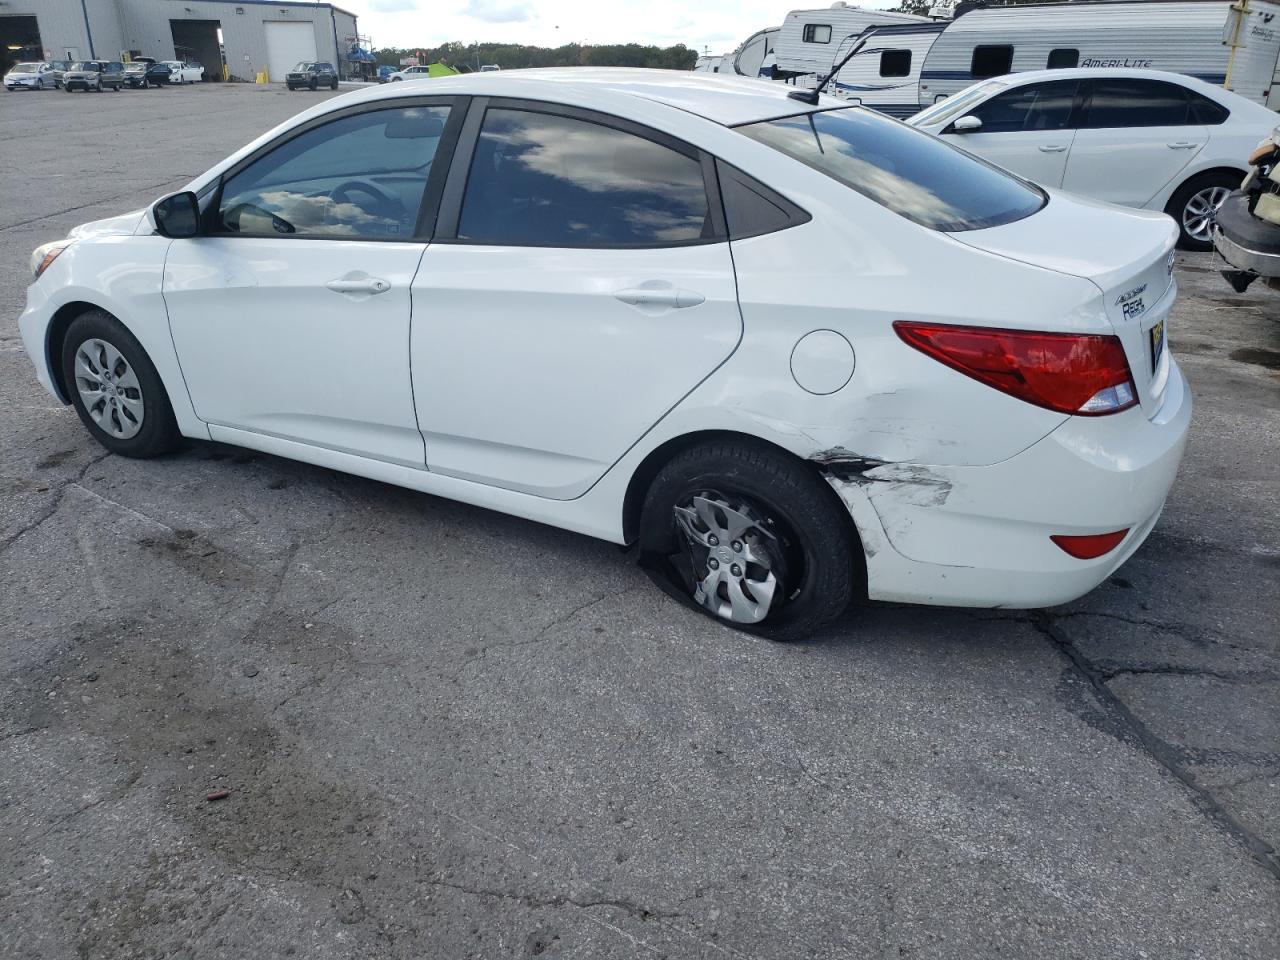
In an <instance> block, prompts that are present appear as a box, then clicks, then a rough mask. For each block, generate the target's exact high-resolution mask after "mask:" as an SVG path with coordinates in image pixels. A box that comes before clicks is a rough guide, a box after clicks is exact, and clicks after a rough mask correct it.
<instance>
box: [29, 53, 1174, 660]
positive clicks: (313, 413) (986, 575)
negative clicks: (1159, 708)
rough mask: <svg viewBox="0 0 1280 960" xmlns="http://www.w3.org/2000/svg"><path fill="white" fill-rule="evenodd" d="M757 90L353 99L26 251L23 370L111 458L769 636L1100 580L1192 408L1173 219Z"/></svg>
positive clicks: (1166, 478) (851, 114) (522, 84)
mask: <svg viewBox="0 0 1280 960" xmlns="http://www.w3.org/2000/svg"><path fill="white" fill-rule="evenodd" d="M787 93H788V91H787V88H786V87H784V86H782V85H780V84H770V83H762V82H760V81H758V80H749V79H745V78H736V77H728V76H724V75H718V76H717V75H710V74H695V73H690V72H683V71H666V70H625V69H593V68H589V67H575V68H572V69H564V70H539V71H514V70H513V71H503V72H501V73H489V74H480V73H473V74H467V75H465V76H457V77H449V78H442V79H440V80H438V81H436V82H434V83H432V84H430V85H421V84H401V85H400V86H398V87H397V86H394V85H390V84H388V85H387V87H386V88H385V89H382V88H379V87H370V88H367V89H365V90H361V91H358V92H353V93H351V94H350V95H348V96H345V97H342V98H341V99H338V100H335V101H333V103H331V104H323V105H319V106H317V107H316V108H315V109H313V110H309V111H306V112H304V113H302V114H300V115H299V116H298V117H296V118H294V119H293V120H292V121H288V122H286V123H285V124H284V125H282V126H281V127H280V128H279V129H277V130H276V131H274V132H273V133H272V134H271V135H270V136H267V137H263V138H260V139H259V140H257V141H255V142H254V143H252V144H250V145H248V146H246V147H243V148H242V149H240V150H238V151H236V152H235V153H233V154H232V155H231V156H229V157H227V158H226V159H225V160H223V161H221V162H219V163H217V164H216V165H215V166H214V167H213V168H211V169H210V170H209V171H207V172H206V173H204V174H202V175H200V176H198V177H196V178H195V179H194V180H193V181H191V183H190V184H189V185H188V187H187V190H186V191H183V192H180V193H176V194H172V195H170V196H168V197H165V198H163V199H161V200H159V201H157V202H156V203H155V204H154V205H153V206H152V208H151V209H150V210H137V211H134V212H133V213H129V214H124V215H121V216H117V217H113V218H111V219H109V220H103V221H99V222H96V223H92V224H86V225H84V226H81V227H77V228H76V229H75V230H73V231H72V233H71V235H70V236H69V237H67V238H66V239H64V240H59V241H55V242H53V243H49V244H45V245H43V246H41V247H39V248H37V249H36V250H35V251H34V253H33V255H32V261H31V268H32V273H33V274H34V280H33V281H32V283H31V285H30V286H29V287H28V288H27V304H26V309H25V311H24V312H23V314H22V317H21V319H20V320H19V328H20V330H21V334H22V338H23V341H24V344H25V347H26V353H27V356H28V357H29V358H30V359H31V361H32V362H33V363H34V365H35V368H36V374H37V377H38V379H39V381H40V383H41V384H42V385H43V386H44V388H45V389H46V390H48V391H49V392H50V393H52V394H53V395H54V396H56V397H58V398H59V399H60V400H61V401H62V402H63V403H70V404H74V406H75V410H76V413H77V415H78V416H79V417H80V419H81V421H82V422H83V423H84V425H85V427H86V429H87V430H88V431H89V433H90V434H91V435H92V436H93V437H94V438H95V439H96V440H97V441H98V442H99V443H101V444H102V445H103V446H104V447H105V448H106V449H108V450H110V451H112V452H114V453H116V454H119V455H123V456H132V457H149V456H155V455H158V454H160V453H162V452H164V451H166V450H168V449H171V448H172V446H173V445H174V444H175V443H177V442H178V441H179V440H180V438H181V437H182V436H188V437H195V438H201V439H204V440H216V441H220V442H224V443H232V444H237V445H240V446H244V447H248V448H251V449H256V450H260V451H265V452H269V453H272V454H275V455H279V456H285V457H291V458H294V459H298V460H302V461H306V462H310V463H314V464H318V465H322V466H325V467H328V468H330V469H338V470H344V471H347V472H350V473H354V474H358V475H361V476H365V477H372V478H376V479H378V480H382V481H384V482H388V483H394V484H400V485H403V486H406V487H409V488H412V489H415V490H420V491H424V492H429V493H432V494H436V495H441V496H445V497H450V498H453V499H456V500H461V501H465V502H468V503H472V504H476V505H480V506H484V507H488V508H491V509H496V510H500V511H503V512H506V513H510V514H514V515H517V516H521V517H525V518H529V519H535V520H538V521H541V522H545V523H551V524H555V525H557V526H560V527H564V528H567V529H570V530H574V531H577V532H579V533H585V534H589V535H592V536H596V537H601V538H604V539H606V540H611V541H613V542H616V543H627V544H634V545H636V547H637V554H638V556H639V558H640V559H641V561H642V562H643V563H644V566H645V569H646V570H647V571H649V572H650V573H651V575H653V576H654V577H655V579H657V580H659V582H660V583H661V584H662V585H663V587H664V589H666V590H667V591H668V592H669V593H671V594H673V595H675V596H677V597H679V598H680V599H681V600H682V601H683V602H685V603H687V604H688V605H690V606H691V607H693V608H695V609H697V610H699V611H701V612H703V613H705V614H707V615H708V616H710V617H713V618H716V619H717V620H719V621H721V622H724V623H726V624H729V625H732V626H734V627H738V628H741V629H744V630H750V631H752V632H755V633H759V634H762V635H765V636H768V637H772V638H776V639H779V640H789V639H797V638H800V637H803V636H805V635H807V634H809V633H811V632H812V631H814V630H816V629H818V628H819V627H821V626H822V625H824V624H826V623H828V622H830V621H831V620H832V619H833V618H834V617H836V616H838V615H839V614H840V612H841V611H842V610H843V609H844V608H845V606H846V605H847V604H848V603H849V601H850V600H851V599H853V598H865V597H868V596H869V597H871V598H872V599H879V600H892V601H915V602H923V603H934V604H957V605H963V606H973V607H1034V606H1046V605H1052V604H1058V603H1063V602H1066V601H1068V600H1071V599H1073V598H1074V597H1077V596H1079V595H1081V594H1083V593H1084V592H1086V591H1088V590H1090V589H1092V588H1093V587H1095V586H1097V585H1098V584H1099V583H1101V582H1102V581H1104V580H1105V579H1106V578H1107V577H1108V576H1109V575H1110V574H1111V573H1112V571H1114V570H1115V569H1116V568H1117V567H1119V566H1120V565H1121V564H1122V563H1123V562H1124V561H1125V560H1126V559H1127V558H1128V557H1129V556H1130V555H1131V554H1132V553H1133V552H1134V551H1135V550H1136V549H1138V547H1139V546H1140V545H1141V544H1142V542H1143V541H1144V540H1145V539H1146V537H1147V536H1148V534H1150V532H1151V530H1152V529H1153V528H1154V526H1155V524H1156V522H1157V520H1158V519H1159V516H1160V512H1161V510H1162V508H1163V504H1164V501H1165V497H1166V495H1167V493H1168V492H1169V489H1170V486H1171V485H1172V483H1173V480H1174V476H1175V474H1176V472H1177V469H1178V464H1179V462H1180V460H1181V458H1182V452H1183V448H1184V445H1185V442H1186V437H1187V431H1188V426H1189V423H1190V419H1191V408H1192V401H1191V394H1190V390H1189V388H1188V386H1187V383H1186V381H1185V380H1184V378H1183V375H1182V372H1181V370H1180V369H1179V367H1178V364H1177V363H1176V362H1175V360H1174V358H1173V357H1172V355H1171V354H1170V351H1169V350H1168V348H1167V342H1166V336H1165V334H1166V325H1167V323H1168V322H1169V320H1168V318H1169V316H1170V311H1171V309H1172V307H1173V303H1174V299H1175V297H1176V291H1177V285H1176V283H1175V282H1174V280H1173V276H1172V260H1173V245H1174V241H1175V240H1176V238H1177V231H1176V229H1175V228H1174V225H1173V223H1172V222H1171V221H1170V220H1169V219H1168V218H1167V217H1165V216H1163V215H1162V214H1159V213H1151V212H1147V211H1141V210H1128V209H1123V208H1119V207H1114V206H1111V205H1109V204H1099V203H1094V202H1091V201H1088V200H1083V199H1080V198H1078V197H1073V196H1071V195H1069V194H1062V193H1056V192H1055V193H1052V194H1051V193H1049V192H1048V191H1046V190H1044V189H1043V188H1041V187H1038V186H1035V185H1034V184H1031V183H1028V182H1027V181H1025V180H1023V179H1021V178H1019V177H1016V176H1014V175H1013V174H1011V173H1008V172H1006V171H1004V170H1002V169H1000V168H999V167H996V166H994V165H992V164H988V163H985V162H982V161H980V160H978V159H976V158H974V157H973V156H971V155H970V154H967V153H965V152H964V151H962V150H959V149H956V148H954V147H953V146H952V145H951V144H949V143H946V142H944V141H943V140H941V139H938V138H935V137H931V136H928V135H926V134H924V133H923V132H922V131H919V130H915V129H912V128H911V127H908V126H905V125H904V124H902V123H899V122H898V121H896V120H893V119H890V118H888V117H885V116H883V115H880V114H877V113H874V112H872V111H869V110H865V109H862V108H859V107H851V106H849V105H848V104H846V103H845V102H844V101H842V100H838V99H835V98H830V97H820V98H816V99H817V102H816V103H815V104H813V105H808V104H805V103H800V102H797V101H796V100H794V99H791V98H790V97H788V95H787ZM446 131H447V132H448V134H447V135H446ZM424 209H426V210H431V211H433V215H431V216H428V217H424V216H422V215H421V213H420V212H421V211H422V210H424ZM797 278H801V279H800V280H799V281H798V280H797ZM531 358H536V362H534V361H533V360H532V359H531ZM610 576H611V577H613V579H614V580H616V579H617V578H616V577H614V576H613V575H612V574H610ZM600 586H601V588H607V584H601V585H600Z"/></svg>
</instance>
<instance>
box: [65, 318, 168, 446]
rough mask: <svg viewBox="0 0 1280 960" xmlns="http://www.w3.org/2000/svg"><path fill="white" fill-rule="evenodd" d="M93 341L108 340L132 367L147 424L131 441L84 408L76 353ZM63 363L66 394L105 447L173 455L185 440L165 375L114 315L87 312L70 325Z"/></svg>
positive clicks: (143, 423) (92, 432)
mask: <svg viewBox="0 0 1280 960" xmlns="http://www.w3.org/2000/svg"><path fill="white" fill-rule="evenodd" d="M93 339H100V340H105V341H106V342H108V343H110V344H111V345H112V346H113V347H115V349H116V350H118V351H119V352H120V354H121V355H122V356H123V357H124V359H125V360H126V361H127V362H128V364H129V366H130V367H132V368H133V372H134V374H135V375H136V377H137V379H138V385H139V387H140V388H141V397H142V401H143V404H144V407H143V415H142V417H141V420H142V424H141V428H140V429H139V430H138V432H137V433H136V434H134V435H133V436H131V437H129V438H127V439H122V438H120V437H114V436H112V435H111V434H109V433H107V432H106V431H105V430H103V429H102V428H101V427H100V426H98V424H97V423H96V422H94V419H93V417H92V415H91V414H90V413H89V411H88V410H87V409H86V408H85V402H84V398H83V397H81V396H80V391H79V390H78V389H77V388H76V375H75V358H76V351H77V350H79V349H80V346H81V345H82V344H84V343H85V342H86V341H88V340H93ZM61 361H62V376H63V382H64V383H65V384H66V385H67V392H68V393H69V394H70V395H71V402H72V404H74V405H75V408H76V413H77V414H78V415H79V417H80V421H81V422H82V423H83V424H84V425H85V427H87V428H88V430H89V433H91V434H92V435H93V438H94V439H95V440H97V441H98V443H100V444H102V446H104V447H105V448H106V449H108V450H110V451H111V452H112V453H117V454H120V455H121V456H124V457H136V458H138V459H147V458H149V457H157V456H160V455H161V454H164V453H168V452H169V451H171V450H173V449H174V448H176V447H177V446H178V444H179V443H180V442H181V440H182V435H181V434H180V433H179V432H178V424H177V421H176V420H175V419H174V416H173V407H172V406H171V405H170V403H169V395H168V393H167V392H166V391H165V389H164V384H163V383H162V382H161V380H160V374H158V373H157V372H156V368H155V365H154V364H152V362H151V358H150V357H148V356H147V352H146V351H145V350H143V349H142V344H140V343H138V341H137V338H135V337H134V335H133V334H132V333H130V332H129V331H128V330H127V329H126V328H125V326H124V324H122V323H120V321H119V320H117V319H116V318H115V317H113V316H111V315H110V314H109V313H106V312H105V311H103V310H88V311H86V312H84V313H82V314H80V316H78V317H76V319H75V320H73V321H71V326H70V327H68V328H67V335H66V338H65V339H64V340H63V341H62V357H61Z"/></svg>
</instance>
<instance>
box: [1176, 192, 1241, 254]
mask: <svg viewBox="0 0 1280 960" xmlns="http://www.w3.org/2000/svg"><path fill="white" fill-rule="evenodd" d="M1230 195H1231V190H1230V188H1229V187H1205V188H1204V189H1203V190H1200V191H1197V192H1196V193H1193V194H1192V195H1191V197H1190V199H1188V200H1187V205H1186V206H1185V207H1183V208H1182V228H1183V229H1184V230H1185V231H1186V232H1187V236H1189V237H1191V238H1192V239H1194V240H1200V241H1202V242H1204V243H1208V242H1209V241H1210V240H1211V239H1212V237H1211V231H1212V229H1213V219H1214V217H1215V216H1216V215H1217V213H1218V208H1219V207H1221V206H1222V204H1223V203H1225V202H1226V199H1227V197H1229V196H1230Z"/></svg>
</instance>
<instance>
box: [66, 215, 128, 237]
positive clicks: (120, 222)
mask: <svg viewBox="0 0 1280 960" xmlns="http://www.w3.org/2000/svg"><path fill="white" fill-rule="evenodd" d="M146 215H147V209H146V207H143V208H142V209H141V210H133V211H130V212H129V213H122V214H120V216H118V217H107V218H106V219H105V220H90V221H89V222H88V223H82V224H80V226H78V227H72V228H71V232H70V233H68V234H67V237H68V238H69V239H73V240H84V239H87V238H89V237H131V236H133V235H134V234H135V233H136V232H137V231H138V224H140V223H141V222H142V218H143V217H145V216H146Z"/></svg>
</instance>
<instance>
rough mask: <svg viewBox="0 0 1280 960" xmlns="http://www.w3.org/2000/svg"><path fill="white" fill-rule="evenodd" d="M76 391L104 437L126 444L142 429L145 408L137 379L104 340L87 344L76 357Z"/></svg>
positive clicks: (121, 358) (127, 364)
mask: <svg viewBox="0 0 1280 960" xmlns="http://www.w3.org/2000/svg"><path fill="white" fill-rule="evenodd" d="M75 380H76V391H77V392H78V393H79V394H80V401H81V402H82V403H83V404H84V408H85V410H86V411H87V412H88V414H89V416H90V417H92V418H93V421H94V423H96V424H97V425H98V426H99V427H100V428H101V429H102V431H103V432H104V433H106V434H108V435H110V436H112V437H115V438H116V439H118V440H128V439H130V438H131V437H133V436H136V435H137V433H138V431H139V430H141V429H142V420H143V416H144V415H145V412H146V405H145V403H144V401H143V397H142V387H141V385H140V384H139V383H138V376H137V374H135V373H134V371H133V368H132V367H131V366H130V365H129V361H128V360H126V359H125V358H124V355H123V354H122V353H121V352H120V351H119V350H117V349H116V348H115V347H114V346H112V345H111V344H110V343H108V342H107V341H106V340H99V339H93V340H86V341H85V342H84V343H82V344H80V347H79V348H78V349H77V350H76V355H75Z"/></svg>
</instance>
